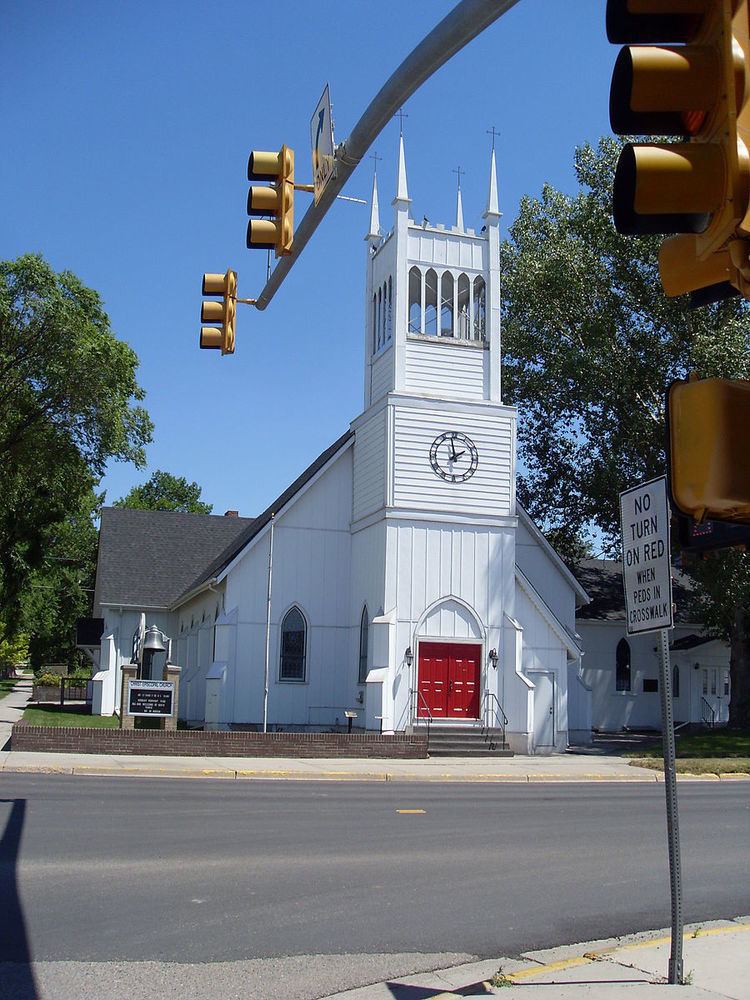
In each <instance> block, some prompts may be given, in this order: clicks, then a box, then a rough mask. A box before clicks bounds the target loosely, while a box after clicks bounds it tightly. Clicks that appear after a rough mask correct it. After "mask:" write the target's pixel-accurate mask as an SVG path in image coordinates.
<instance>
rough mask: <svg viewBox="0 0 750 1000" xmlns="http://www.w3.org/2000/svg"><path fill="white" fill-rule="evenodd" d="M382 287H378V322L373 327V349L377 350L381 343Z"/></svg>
mask: <svg viewBox="0 0 750 1000" xmlns="http://www.w3.org/2000/svg"><path fill="white" fill-rule="evenodd" d="M382 331H383V289H382V288H379V289H378V323H377V326H376V327H375V350H376V351H379V350H380V348H381V346H382V343H383V332H382Z"/></svg>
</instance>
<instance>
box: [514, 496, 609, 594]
mask: <svg viewBox="0 0 750 1000" xmlns="http://www.w3.org/2000/svg"><path fill="white" fill-rule="evenodd" d="M516 508H517V510H518V515H519V520H520V521H521V522H522V524H523V525H524V527H525V528H526V529H527V531H528V532H529V534H530V535H531V537H532V538H533V539H534V541H535V542H536V543H537V544H538V545H539V547H540V548H541V549H542V551H543V552H545V553H546V554H547V556H548V558H549V559H550V560H551V561H552V563H553V564H554V565H555V566H556V567H557V571H558V572H559V573H560V575H561V576H562V577H564V579H566V580H567V581H568V583H569V584H570V586H571V587H572V588H573V590H574V591H575V594H576V607H577V608H578V607H581V606H582V605H584V604H587V603H588V602H589V601H590V600H591V598H590V597H589V594H588V592H587V591H586V588H585V586H584V585H583V583H582V582H581V580H579V579H578V577H577V575H575V574H574V573H572V572H571V570H570V569H569V567H568V566H567V565H566V563H565V560H564V559H563V558H562V556H561V555H560V553H559V552H558V551H557V549H556V548H555V547H554V545H552V543H551V542H550V541H549V540H548V539H547V538H546V537H545V535H544V532H543V531H542V529H541V528H540V527H539V525H538V524H537V523H536V521H535V520H534V518H533V517H532V516H531V514H529V512H528V511H527V510H526V508H525V507H524V506H523V504H522V503H521V502H520V501H519V500H516Z"/></svg>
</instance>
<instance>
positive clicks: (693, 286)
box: [607, 0, 750, 301]
mask: <svg viewBox="0 0 750 1000" xmlns="http://www.w3.org/2000/svg"><path fill="white" fill-rule="evenodd" d="M748 16H749V14H748V0H608V2H607V35H608V37H609V40H610V41H612V42H625V43H631V42H634V43H640V44H634V45H629V44H628V45H625V47H624V48H623V49H621V51H620V53H619V55H618V57H617V61H616V63H615V68H614V72H613V75H612V87H611V91H610V122H611V125H612V130H613V131H614V132H617V133H619V134H621V135H632V134H637V135H652V136H655V137H659V138H660V137H663V136H675V137H679V140H680V141H675V142H663V141H662V142H652V143H640V142H637V143H628V144H627V145H626V146H625V148H624V149H623V151H622V153H621V155H620V159H619V162H618V165H617V170H616V174H615V182H614V190H613V214H614V221H615V226H616V228H617V230H618V231H619V232H621V233H625V234H629V235H634V234H650V233H665V234H671V233H677V234H684V235H685V239H682V240H680V241H679V242H675V243H673V244H672V245H671V246H670V247H669V249H668V250H666V251H665V254H664V259H663V261H662V264H661V274H662V283H663V285H664V288H665V291H666V292H667V294H682V293H683V292H685V291H691V292H693V291H698V290H700V289H710V290H709V291H707V293H706V295H705V296H704V301H714V300H716V299H718V298H722V297H724V296H725V295H726V294H733V293H732V291H731V289H732V288H735V289H738V290H739V291H741V292H742V293H743V294H744V293H745V290H746V288H748V289H750V264H749V263H748V252H747V251H748V247H747V245H745V244H744V239H745V237H746V236H747V237H750V212H749V211H748V210H749V209H750V153H748V145H749V144H750V100H748V97H749V96H750V24H749V23H748ZM655 42H659V43H662V44H659V45H654V44H653V43H655ZM737 240H740V241H741V242H742V243H743V246H742V247H739V248H735V250H734V251H733V252H732V253H731V254H730V258H729V260H727V258H726V256H724V255H723V252H724V251H725V250H726V249H727V246H728V244H729V243H730V242H736V241H737ZM713 254H719V255H720V256H719V258H718V259H716V260H712V259H711V257H712V255H713ZM680 258H682V259H680ZM737 262H739V265H738V263H737ZM725 270H726V273H725ZM743 270H745V271H746V272H747V275H746V277H743V276H742V273H741V272H742V271H743ZM717 274H718V275H719V276H720V278H721V279H722V280H719V281H718V282H716V284H717V285H718V286H719V287H717V288H713V286H712V285H710V284H708V283H709V282H711V281H712V280H713V277H714V276H716V275H717ZM670 289H673V290H670ZM674 289H676V290H674ZM748 297H750V296H748Z"/></svg>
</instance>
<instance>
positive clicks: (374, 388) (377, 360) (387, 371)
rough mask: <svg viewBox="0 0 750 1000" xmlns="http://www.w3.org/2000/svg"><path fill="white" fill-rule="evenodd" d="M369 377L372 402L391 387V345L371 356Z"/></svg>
mask: <svg viewBox="0 0 750 1000" xmlns="http://www.w3.org/2000/svg"><path fill="white" fill-rule="evenodd" d="M370 378H371V382H370V392H371V398H370V403H371V404H372V403H374V402H376V401H377V400H378V399H380V397H381V396H385V394H386V393H387V392H389V391H390V390H391V389H392V388H393V347H389V348H387V350H385V351H382V352H381V353H380V354H378V355H377V356H376V357H374V358H373V360H372V373H371V375H370Z"/></svg>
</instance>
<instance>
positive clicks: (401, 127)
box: [393, 108, 409, 135]
mask: <svg viewBox="0 0 750 1000" xmlns="http://www.w3.org/2000/svg"><path fill="white" fill-rule="evenodd" d="M393 117H394V118H398V132H399V135H403V134H404V118H408V117H409V116H408V115H407V114H406V112H405V111H404V109H403V108H399V109H398V111H397V112H396V114H395V115H394V116H393Z"/></svg>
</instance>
